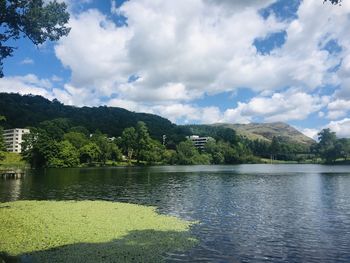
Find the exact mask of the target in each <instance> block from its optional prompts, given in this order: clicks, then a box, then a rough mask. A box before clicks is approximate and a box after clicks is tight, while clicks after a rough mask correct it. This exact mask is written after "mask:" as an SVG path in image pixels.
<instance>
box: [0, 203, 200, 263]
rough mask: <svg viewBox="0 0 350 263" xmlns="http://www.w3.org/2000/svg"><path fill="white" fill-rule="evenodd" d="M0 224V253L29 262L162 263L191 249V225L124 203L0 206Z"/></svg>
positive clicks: (17, 204)
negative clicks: (176, 254)
mask: <svg viewBox="0 0 350 263" xmlns="http://www.w3.org/2000/svg"><path fill="white" fill-rule="evenodd" d="M0 222H1V223H0V252H1V253H2V254H5V255H6V256H7V257H15V258H17V259H19V260H20V259H23V258H25V259H26V261H30V262H162V261H163V259H164V257H165V256H166V254H167V253H171V252H173V251H183V250H186V249H189V248H191V247H192V246H194V245H195V244H196V240H195V239H193V238H192V237H191V236H190V234H189V227H190V226H191V224H192V223H191V222H187V221H183V220H180V219H178V218H176V217H171V216H165V215H160V214H158V213H157V212H156V211H155V208H153V207H148V206H141V205H134V204H126V203H115V202H106V201H16V202H8V203H0Z"/></svg>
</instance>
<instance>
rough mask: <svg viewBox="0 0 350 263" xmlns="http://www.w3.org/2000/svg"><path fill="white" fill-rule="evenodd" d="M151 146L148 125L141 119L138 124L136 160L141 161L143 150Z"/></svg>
mask: <svg viewBox="0 0 350 263" xmlns="http://www.w3.org/2000/svg"><path fill="white" fill-rule="evenodd" d="M150 146H151V137H150V136H149V133H148V129H147V126H146V124H145V123H144V122H142V121H139V122H138V123H137V125H136V154H135V155H136V160H137V163H139V162H140V160H141V158H142V152H145V151H147V150H149V148H150Z"/></svg>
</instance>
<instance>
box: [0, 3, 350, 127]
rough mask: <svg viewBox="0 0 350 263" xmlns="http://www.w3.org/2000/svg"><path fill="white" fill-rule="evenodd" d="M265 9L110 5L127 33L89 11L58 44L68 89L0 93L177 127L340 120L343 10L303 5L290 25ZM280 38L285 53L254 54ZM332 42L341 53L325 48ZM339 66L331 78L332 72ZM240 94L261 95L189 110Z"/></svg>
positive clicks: (349, 64)
mask: <svg viewBox="0 0 350 263" xmlns="http://www.w3.org/2000/svg"><path fill="white" fill-rule="evenodd" d="M65 2H67V3H68V4H69V5H72V3H73V1H65ZM83 2H85V1H83ZM272 2H275V1H273V0H264V1H258V0H249V1H228V0H222V1H219V0H192V1H187V0H177V1H160V0H133V1H126V2H124V3H123V4H122V5H121V7H119V8H117V7H116V4H115V2H114V1H112V3H114V5H113V4H112V12H114V13H115V14H117V15H123V16H125V17H126V18H127V26H117V25H116V24H115V23H114V22H113V20H112V19H111V18H110V17H108V16H107V15H104V14H102V13H101V12H99V11H98V10H94V9H90V10H85V11H83V12H82V13H80V14H74V13H72V14H71V20H70V26H71V27H72V30H71V32H70V34H69V35H68V36H67V37H63V38H61V40H60V41H59V42H58V44H57V45H56V46H55V54H56V56H57V58H58V59H59V60H60V61H61V62H62V64H63V65H64V66H65V67H66V68H68V69H70V70H71V74H72V75H71V80H70V82H69V83H65V84H64V87H63V89H55V88H53V87H52V83H51V82H50V81H48V80H40V79H37V80H36V81H37V82H43V81H44V82H45V81H46V82H47V83H46V84H48V85H49V86H45V85H44V84H38V83H36V84H35V83H33V81H32V82H30V81H29V80H28V79H29V78H30V77H28V76H26V77H25V79H20V78H19V77H14V78H13V79H9V78H5V79H4V81H1V82H0V87H1V89H4V90H9V88H8V86H11V87H13V89H15V90H20V92H22V93H25V92H26V93H29V92H30V93H34V94H39V93H40V94H41V95H43V94H44V96H47V97H49V98H53V97H57V98H59V99H60V100H62V101H63V102H65V103H67V104H74V105H79V106H81V105H93V106H95V105H100V104H103V103H107V104H108V105H112V106H119V107H123V108H127V109H130V110H133V111H143V112H150V113H155V114H160V115H162V116H164V117H167V118H169V119H171V120H172V121H177V122H204V123H213V122H240V123H247V122H251V121H254V120H256V119H259V120H260V119H262V120H264V121H289V120H303V119H305V118H307V117H308V116H309V115H310V114H312V113H318V112H319V117H320V118H323V117H324V116H326V117H328V118H330V119H339V118H344V117H347V115H348V112H349V108H348V101H350V100H349V99H350V89H349V87H350V55H349V54H350V52H349V51H350V50H349V49H350V40H349V39H350V33H349V32H350V31H349V30H348V29H347V28H349V27H350V20H349V19H348V16H349V13H350V4H349V3H348V2H344V3H343V6H342V7H339V8H338V7H334V6H330V5H329V4H327V3H326V4H323V3H322V1H320V0H307V1H302V2H301V4H300V7H299V10H298V13H297V19H295V20H293V21H279V20H278V19H277V18H276V17H275V16H273V15H271V16H270V17H269V18H268V19H264V18H263V17H261V16H260V15H259V13H258V10H259V9H260V8H262V7H266V6H268V5H269V4H271V3H272ZM80 3H81V2H80ZM282 31H285V32H286V34H287V37H286V43H285V44H284V45H283V46H281V47H279V48H276V49H274V50H273V51H271V53H270V54H265V55H262V54H260V53H259V52H257V50H256V47H255V46H254V45H253V43H254V40H255V39H257V38H259V39H264V38H267V37H269V36H270V35H271V34H273V33H276V32H282ZM331 39H333V40H336V41H337V43H338V44H339V45H340V46H341V47H342V51H341V52H338V53H337V54H332V53H329V52H328V51H326V50H324V49H323V47H324V46H325V45H326V43H327V42H328V41H329V40H331ZM341 61H342V63H341V64H340V66H339V70H338V71H337V72H331V71H330V70H329V69H330V68H334V67H335V66H336V65H338V64H339V63H340V62H341ZM32 77H33V76H32ZM6 81H7V82H6ZM51 81H52V82H53V83H54V82H57V81H59V79H57V78H52V79H51ZM34 82H35V81H34ZM1 83H7V84H6V85H5V84H3V85H1ZM56 84H57V83H56ZM327 84H332V85H340V87H341V89H340V90H338V91H337V92H336V93H335V94H333V96H332V97H321V96H319V95H316V94H314V95H312V94H313V93H315V91H318V90H321V89H322V87H323V86H325V85H327ZM50 85H51V86H50ZM19 87H21V88H19ZM241 87H245V88H249V89H251V90H253V91H255V92H256V93H258V94H260V95H258V96H256V97H254V98H251V99H250V100H249V101H248V102H238V105H237V107H235V108H233V107H231V108H230V107H229V108H228V109H226V110H223V111H220V109H219V108H218V107H215V106H214V107H199V106H197V105H196V101H195V100H196V99H199V98H202V97H203V96H204V95H212V94H218V93H221V92H232V93H234V92H235V91H237V90H238V89H239V88H241ZM291 87H298V88H297V89H296V88H291ZM45 94H46V95H45ZM321 94H323V93H322V92H321ZM346 96H348V98H349V99H347V97H346ZM327 103H328V106H327ZM344 105H345V106H344ZM325 106H327V109H328V113H323V111H324V109H323V107H325ZM308 132H310V131H308Z"/></svg>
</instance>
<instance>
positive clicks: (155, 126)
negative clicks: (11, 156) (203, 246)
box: [0, 93, 188, 142]
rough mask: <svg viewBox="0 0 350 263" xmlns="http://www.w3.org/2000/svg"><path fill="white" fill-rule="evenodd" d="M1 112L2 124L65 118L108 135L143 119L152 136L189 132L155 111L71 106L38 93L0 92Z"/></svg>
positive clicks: (32, 124) (23, 124)
mask: <svg viewBox="0 0 350 263" xmlns="http://www.w3.org/2000/svg"><path fill="white" fill-rule="evenodd" d="M0 115H3V116H5V117H6V122H4V123H3V126H4V128H5V129H6V128H15V127H20V128H24V127H35V126H38V125H39V123H41V122H43V121H46V120H53V119H57V118H65V119H68V120H69V121H70V122H71V126H83V127H85V128H87V129H88V130H89V132H91V133H92V132H95V131H96V130H99V131H101V132H102V133H105V134H107V135H109V136H115V137H117V136H120V135H121V134H122V131H123V130H124V129H125V128H127V127H131V126H135V125H136V123H137V122H138V121H143V122H144V123H146V125H147V127H148V128H149V132H150V135H151V137H153V138H154V139H157V140H159V141H160V140H161V139H162V136H163V134H166V135H167V138H168V140H169V141H174V142H179V141H181V140H183V139H184V136H185V135H187V134H188V131H187V132H186V131H185V128H184V127H180V126H177V125H175V124H173V123H171V122H170V121H169V120H167V119H165V118H162V117H160V116H157V115H153V114H147V113H135V112H131V111H128V110H125V109H122V108H116V107H106V106H100V107H81V108H79V107H74V106H67V105H64V104H62V103H60V102H59V101H57V100H53V101H50V100H48V99H45V98H44V97H41V96H34V95H24V96H21V95H19V94H13V93H12V94H8V93H0Z"/></svg>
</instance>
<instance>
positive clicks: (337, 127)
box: [327, 118, 350, 138]
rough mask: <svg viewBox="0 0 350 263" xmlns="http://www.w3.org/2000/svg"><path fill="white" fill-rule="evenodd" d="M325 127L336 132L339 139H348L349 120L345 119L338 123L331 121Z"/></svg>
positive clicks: (349, 131)
mask: <svg viewBox="0 0 350 263" xmlns="http://www.w3.org/2000/svg"><path fill="white" fill-rule="evenodd" d="M327 127H328V128H330V129H331V130H332V131H334V132H336V134H337V137H339V138H350V118H345V119H343V120H340V121H331V122H330V123H329V124H328V125H327Z"/></svg>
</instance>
